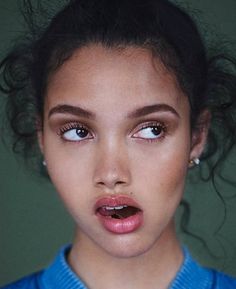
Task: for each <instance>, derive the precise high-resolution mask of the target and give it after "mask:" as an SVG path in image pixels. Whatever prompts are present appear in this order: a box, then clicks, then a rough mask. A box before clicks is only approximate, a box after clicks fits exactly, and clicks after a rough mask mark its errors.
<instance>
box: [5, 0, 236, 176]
mask: <svg viewBox="0 0 236 289" xmlns="http://www.w3.org/2000/svg"><path fill="white" fill-rule="evenodd" d="M37 3H38V5H37V7H36V6H33V4H32V2H31V1H30V0H24V1H22V4H23V5H22V11H23V15H24V18H25V20H26V22H27V24H28V28H29V29H28V33H26V34H25V36H24V39H22V41H21V42H20V43H18V44H17V45H16V46H15V48H14V49H13V50H12V51H11V52H10V53H9V54H8V55H7V56H6V57H5V58H4V59H3V60H2V61H1V63H0V69H1V85H0V89H1V91H2V92H4V93H5V94H6V95H7V96H8V98H7V114H8V120H9V123H10V125H11V127H12V130H13V133H14V140H15V141H14V150H15V151H20V152H23V153H24V155H25V156H26V157H27V158H28V159H29V158H31V157H32V153H35V152H36V155H39V151H38V150H37V130H38V129H39V127H38V125H37V119H38V118H39V117H42V116H43V106H44V95H45V90H46V88H47V81H48V77H49V75H50V74H52V73H54V72H55V71H56V70H57V69H58V68H59V67H60V66H61V65H62V64H63V62H64V61H66V60H67V59H68V58H70V56H71V55H72V54H73V52H74V51H75V50H76V49H79V48H81V47H83V46H86V45H88V44H90V43H94V44H96V43H100V44H102V45H103V46H105V47H109V48H122V47H127V46H138V47H144V48H147V49H149V50H151V51H152V53H153V55H154V57H158V58H159V59H160V60H161V61H162V62H163V64H164V65H165V67H166V68H167V69H169V70H170V71H171V72H172V73H174V74H175V75H176V78H177V80H178V82H179V84H180V87H181V88H182V90H183V91H184V93H185V94H186V95H187V96H188V98H189V102H190V106H191V125H192V129H196V128H197V125H199V123H198V118H199V115H200V113H201V112H202V111H203V110H204V109H208V110H209V111H210V113H211V119H212V121H211V123H212V125H211V127H210V131H209V137H208V145H207V148H206V150H205V152H204V154H203V155H202V159H207V158H209V157H210V156H213V155H215V153H216V152H217V156H218V158H217V159H216V160H215V161H214V162H213V164H211V170H210V175H213V173H214V171H215V168H216V167H217V165H218V164H219V163H220V162H221V161H222V160H223V159H224V158H225V157H226V155H227V153H229V152H230V150H231V149H232V147H233V146H234V144H235V142H236V131H235V130H236V120H235V115H236V113H235V111H236V105H235V103H236V73H235V67H236V62H235V60H234V59H233V58H232V57H230V56H227V55H225V54H222V53H217V52H216V50H212V49H207V47H206V44H205V43H204V41H203V39H202V37H201V35H200V33H199V31H198V28H197V26H196V24H195V23H194V21H193V19H192V18H191V17H190V16H189V15H188V14H187V13H186V12H185V10H184V9H183V8H180V7H178V6H177V5H175V4H173V3H172V2H170V1H167V0H145V1H143V0H129V1H126V0H113V1H110V0H71V1H69V3H68V4H67V5H66V6H64V7H63V9H62V10H61V11H60V12H58V13H57V14H56V15H55V16H54V17H53V18H52V19H51V21H50V22H49V24H48V25H43V24H42V25H41V26H40V25H38V22H37V21H35V19H36V18H37V17H35V16H38V15H39V14H40V13H39V11H41V14H43V13H45V11H46V10H43V8H42V6H40V1H38V2H37ZM222 140H223V141H222ZM219 152H220V153H219Z"/></svg>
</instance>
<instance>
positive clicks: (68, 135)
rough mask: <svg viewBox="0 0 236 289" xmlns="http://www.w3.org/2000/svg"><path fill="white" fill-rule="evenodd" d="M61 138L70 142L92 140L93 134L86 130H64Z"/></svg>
mask: <svg viewBox="0 0 236 289" xmlns="http://www.w3.org/2000/svg"><path fill="white" fill-rule="evenodd" d="M60 135H61V137H62V138H63V139H64V140H68V141H81V140H85V139H89V138H91V134H90V133H89V131H88V130H87V129H86V128H83V127H79V128H78V127H77V128H64V129H63V130H62V131H61V133H60Z"/></svg>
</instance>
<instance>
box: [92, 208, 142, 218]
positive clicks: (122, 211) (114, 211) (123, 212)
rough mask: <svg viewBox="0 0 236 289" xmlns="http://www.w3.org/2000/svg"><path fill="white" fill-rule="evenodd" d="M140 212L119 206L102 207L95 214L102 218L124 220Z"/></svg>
mask: <svg viewBox="0 0 236 289" xmlns="http://www.w3.org/2000/svg"><path fill="white" fill-rule="evenodd" d="M138 212H140V209H138V208H136V207H133V206H128V205H121V206H114V207H111V206H102V207H100V208H98V209H97V213H98V214H100V215H101V216H103V217H110V218H113V219H126V218H128V217H131V216H133V215H135V214H137V213H138Z"/></svg>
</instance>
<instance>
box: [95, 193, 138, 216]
mask: <svg viewBox="0 0 236 289" xmlns="http://www.w3.org/2000/svg"><path fill="white" fill-rule="evenodd" d="M117 206H131V207H135V208H137V209H139V210H141V208H140V206H139V204H138V203H137V202H136V201H134V200H133V199H132V198H131V197H129V196H127V195H112V196H103V197H101V198H99V199H98V200H97V201H96V203H95V206H94V210H95V212H96V211H97V210H98V209H99V208H101V207H117Z"/></svg>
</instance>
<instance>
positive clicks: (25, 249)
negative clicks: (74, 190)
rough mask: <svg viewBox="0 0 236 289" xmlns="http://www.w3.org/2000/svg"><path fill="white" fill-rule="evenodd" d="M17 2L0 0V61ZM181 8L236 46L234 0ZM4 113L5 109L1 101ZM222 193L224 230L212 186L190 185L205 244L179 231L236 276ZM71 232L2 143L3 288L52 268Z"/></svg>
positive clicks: (194, 0) (16, 24)
mask: <svg viewBox="0 0 236 289" xmlns="http://www.w3.org/2000/svg"><path fill="white" fill-rule="evenodd" d="M56 2H57V1H55V3H56ZM16 3H17V0H8V1H5V0H0V35H1V38H0V39H1V40H0V56H1V57H2V56H3V55H4V51H6V50H7V48H9V47H10V46H11V45H12V44H13V43H14V42H13V39H14V38H15V36H17V35H19V34H20V33H21V32H22V25H21V24H22V19H21V18H20V16H19V13H18V12H17V11H18V9H17V4H16ZM182 3H185V4H186V3H187V5H190V7H192V8H191V9H192V10H195V9H200V10H201V11H202V15H201V14H200V15H201V19H202V21H201V22H202V27H203V31H204V30H205V29H206V27H207V26H208V25H209V26H210V27H213V29H214V30H215V31H217V32H218V33H219V34H222V35H223V36H224V35H225V36H227V37H229V38H230V39H231V40H234V41H235V42H236V1H235V0H225V1H222V0H215V1H212V0H205V1H204V0H201V1H200V0H191V1H190V0H188V1H186V0H185V1H182ZM235 47H236V45H235ZM0 109H3V101H2V100H1V101H0ZM1 113H2V111H1ZM235 156H236V154H235V153H234V155H233V154H232V157H231V159H230V162H229V164H228V165H227V167H226V173H227V174H231V176H232V177H234V171H235V168H236V157H235ZM233 163H234V164H233ZM233 170H234V171H233ZM234 178H235V180H236V177H234ZM219 188H221V190H222V191H224V192H225V195H226V196H227V198H226V199H225V201H226V207H227V218H226V220H225V224H224V226H223V228H222V229H221V230H220V231H219V232H218V234H215V231H216V230H217V228H218V227H219V225H220V223H221V220H222V217H223V206H222V203H221V202H220V200H219V198H218V197H217V196H216V194H215V192H214V190H213V188H212V185H211V183H207V184H206V183H194V184H193V183H192V184H188V185H187V188H186V196H185V198H186V199H187V200H188V201H189V202H190V203H191V204H192V205H191V212H192V214H191V217H190V218H189V228H190V229H191V231H192V232H194V233H195V234H196V235H199V236H200V237H201V238H203V239H204V240H205V242H206V244H204V243H203V242H201V241H200V240H199V239H198V238H196V237H194V236H187V235H186V234H184V233H181V232H180V235H181V238H182V239H183V241H184V242H185V243H186V244H187V245H188V246H189V247H190V248H191V251H192V252H193V254H194V256H195V257H196V258H198V259H199V260H200V261H201V262H202V263H203V264H206V265H208V266H213V267H216V268H220V269H221V268H223V270H224V271H226V272H228V273H231V274H234V275H236V250H235V249H236V225H235V220H236V198H232V196H233V194H234V193H235V192H236V189H235V187H233V186H230V185H227V184H222V183H219ZM181 212H182V211H181V210H180V214H181ZM72 232H73V224H72V222H71V220H70V217H69V216H68V215H67V213H66V212H65V210H64V208H63V206H62V205H61V203H60V201H59V199H58V197H57V195H56V192H55V190H54V189H53V187H52V185H51V184H49V183H48V182H47V181H46V180H44V179H43V178H40V177H37V176H36V175H35V174H33V173H32V172H30V171H29V170H27V169H26V168H25V166H24V164H23V162H22V161H21V160H20V159H18V160H17V159H16V158H15V156H14V155H13V153H12V152H11V149H10V148H9V147H6V146H4V145H3V144H2V143H0V286H1V285H3V284H5V283H6V282H10V281H12V280H14V279H17V278H19V277H21V276H23V275H25V274H27V273H30V272H32V271H35V270H38V269H40V268H42V267H43V266H45V265H46V264H48V262H49V261H50V260H51V259H52V258H53V256H54V255H55V253H56V251H57V249H58V248H59V247H60V246H61V245H62V244H64V243H67V242H70V240H71V239H72V236H73V233H72ZM207 246H209V248H210V250H208V249H207Z"/></svg>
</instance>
